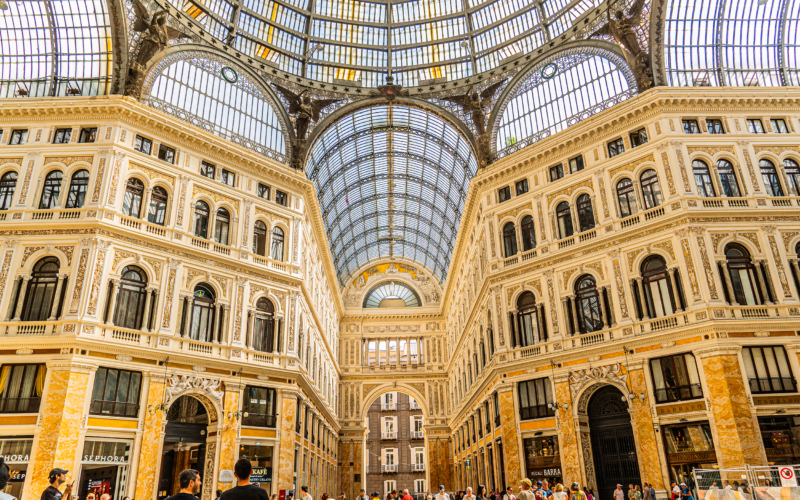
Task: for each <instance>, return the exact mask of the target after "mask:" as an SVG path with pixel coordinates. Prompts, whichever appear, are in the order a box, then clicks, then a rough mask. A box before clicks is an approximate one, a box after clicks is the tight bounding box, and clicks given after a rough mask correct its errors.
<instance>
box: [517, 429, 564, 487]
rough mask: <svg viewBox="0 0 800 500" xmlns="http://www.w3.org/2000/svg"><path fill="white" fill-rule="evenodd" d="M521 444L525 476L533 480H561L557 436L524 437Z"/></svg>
mask: <svg viewBox="0 0 800 500" xmlns="http://www.w3.org/2000/svg"><path fill="white" fill-rule="evenodd" d="M522 446H523V448H524V449H525V469H526V471H527V472H526V477H528V478H530V480H531V481H534V482H536V481H548V482H549V483H550V484H558V483H561V482H563V479H562V477H561V455H560V453H559V448H558V437H557V436H547V437H540V438H530V439H524V440H523V441H522Z"/></svg>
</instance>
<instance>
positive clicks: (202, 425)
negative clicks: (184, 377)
mask: <svg viewBox="0 0 800 500" xmlns="http://www.w3.org/2000/svg"><path fill="white" fill-rule="evenodd" d="M209 424H210V422H209V418H208V412H207V411H206V408H205V406H203V404H202V403H201V402H200V401H199V400H197V399H195V398H193V397H192V396H189V395H185V396H181V397H179V398H178V399H176V400H175V402H174V403H172V405H171V406H170V407H169V411H168V412H167V427H166V429H165V431H164V452H163V455H162V457H161V475H160V478H159V481H158V500H162V499H163V498H166V497H168V496H170V495H174V494H176V493H177V492H178V490H180V484H179V482H178V476H179V475H180V473H181V471H183V470H186V469H195V470H198V471H200V476H201V478H202V480H203V482H205V481H206V479H208V480H213V479H212V478H210V477H209V478H206V477H205V476H206V472H205V471H204V470H203V464H205V462H206V460H205V456H206V439H207V437H208V426H209Z"/></svg>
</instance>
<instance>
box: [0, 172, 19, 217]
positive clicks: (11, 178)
mask: <svg viewBox="0 0 800 500" xmlns="http://www.w3.org/2000/svg"><path fill="white" fill-rule="evenodd" d="M17 178H19V175H18V174H17V173H16V172H6V173H5V174H3V177H0V210H8V208H9V207H10V206H11V200H12V199H13V198H14V188H16V187H17Z"/></svg>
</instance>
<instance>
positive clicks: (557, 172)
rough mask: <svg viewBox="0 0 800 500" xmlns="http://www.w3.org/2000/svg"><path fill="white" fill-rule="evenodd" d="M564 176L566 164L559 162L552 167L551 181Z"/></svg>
mask: <svg viewBox="0 0 800 500" xmlns="http://www.w3.org/2000/svg"><path fill="white" fill-rule="evenodd" d="M562 177H564V165H562V164H560V163H559V164H558V165H555V166H552V167H550V182H553V181H557V180H558V179H560V178H562Z"/></svg>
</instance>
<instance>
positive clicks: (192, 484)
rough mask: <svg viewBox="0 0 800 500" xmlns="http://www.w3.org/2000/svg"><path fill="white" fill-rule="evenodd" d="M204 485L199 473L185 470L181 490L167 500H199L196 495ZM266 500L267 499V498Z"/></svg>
mask: <svg viewBox="0 0 800 500" xmlns="http://www.w3.org/2000/svg"><path fill="white" fill-rule="evenodd" d="M248 463H250V462H248ZM202 485H203V481H202V480H201V479H200V473H199V472H198V471H196V470H194V469H186V470H183V471H181V473H180V474H179V475H178V486H180V490H179V491H178V492H177V493H175V494H174V495H172V496H171V497H167V500H197V497H195V495H196V494H197V493H200V486H202ZM264 500H267V499H266V498H265V499H264Z"/></svg>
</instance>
